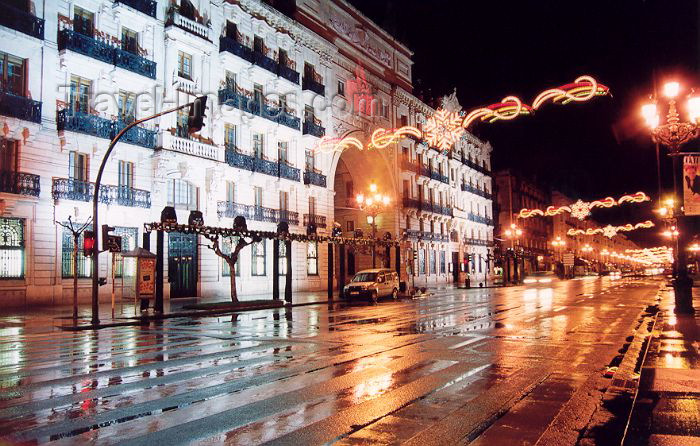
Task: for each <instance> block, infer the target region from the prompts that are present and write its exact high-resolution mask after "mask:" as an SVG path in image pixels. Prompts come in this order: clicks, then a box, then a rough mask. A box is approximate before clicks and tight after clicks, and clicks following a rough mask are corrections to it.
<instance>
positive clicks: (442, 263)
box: [440, 251, 446, 274]
mask: <svg viewBox="0 0 700 446" xmlns="http://www.w3.org/2000/svg"><path fill="white" fill-rule="evenodd" d="M445 273H446V270H445V251H440V274H445Z"/></svg>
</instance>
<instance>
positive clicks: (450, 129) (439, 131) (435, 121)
mask: <svg viewBox="0 0 700 446" xmlns="http://www.w3.org/2000/svg"><path fill="white" fill-rule="evenodd" d="M464 130H465V129H464V127H462V116H461V115H460V114H459V113H458V112H449V111H447V110H445V109H442V108H440V109H438V110H437V111H436V112H435V113H434V114H433V115H432V116H430V117H429V118H428V119H427V120H426V122H425V125H424V126H423V139H425V141H426V142H427V143H428V145H429V146H430V147H437V148H438V149H440V150H441V151H448V150H450V149H451V148H452V146H453V145H454V143H456V142H457V141H458V140H459V138H460V137H461V136H462V133H464Z"/></svg>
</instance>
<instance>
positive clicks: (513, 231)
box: [503, 223, 524, 283]
mask: <svg viewBox="0 0 700 446" xmlns="http://www.w3.org/2000/svg"><path fill="white" fill-rule="evenodd" d="M503 235H504V236H505V237H506V238H507V239H509V240H510V249H511V250H512V251H513V273H514V274H513V280H514V282H516V283H517V282H518V274H517V271H518V267H517V265H518V253H517V252H516V250H515V245H516V242H517V241H518V240H519V239H520V237H521V236H522V235H523V230H522V229H520V228H519V227H518V226H517V225H516V224H515V223H511V224H510V228H508V229H506V230H505V232H504V233H503ZM506 260H508V259H507V257H506ZM523 269H524V268H523Z"/></svg>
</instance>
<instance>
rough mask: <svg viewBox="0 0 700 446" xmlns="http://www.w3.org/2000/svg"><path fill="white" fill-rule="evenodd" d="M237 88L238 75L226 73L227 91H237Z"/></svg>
mask: <svg viewBox="0 0 700 446" xmlns="http://www.w3.org/2000/svg"><path fill="white" fill-rule="evenodd" d="M236 86H237V82H236V73H232V72H231V71H226V89H227V90H229V91H236Z"/></svg>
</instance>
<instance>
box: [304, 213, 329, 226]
mask: <svg viewBox="0 0 700 446" xmlns="http://www.w3.org/2000/svg"><path fill="white" fill-rule="evenodd" d="M311 223H313V224H315V225H316V227H317V228H325V227H326V216H325V215H316V214H304V226H307V225H309V224H311Z"/></svg>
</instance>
